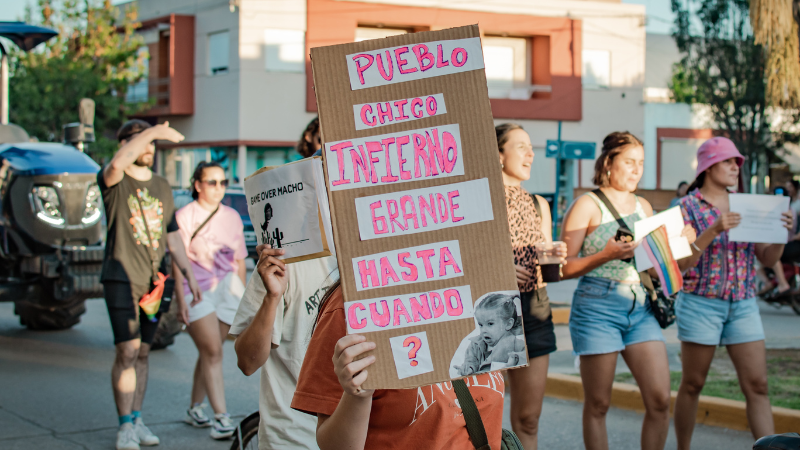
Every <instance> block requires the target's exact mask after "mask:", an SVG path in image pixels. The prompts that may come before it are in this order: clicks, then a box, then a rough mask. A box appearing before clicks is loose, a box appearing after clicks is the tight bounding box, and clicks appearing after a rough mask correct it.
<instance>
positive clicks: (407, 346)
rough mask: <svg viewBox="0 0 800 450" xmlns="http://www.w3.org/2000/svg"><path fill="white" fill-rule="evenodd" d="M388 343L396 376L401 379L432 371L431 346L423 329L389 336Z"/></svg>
mask: <svg viewBox="0 0 800 450" xmlns="http://www.w3.org/2000/svg"><path fill="white" fill-rule="evenodd" d="M389 345H391V346H392V356H393V357H394V365H395V367H396V368H397V378H399V379H401V380H402V379H403V378H408V377H413V376H415V375H421V374H423V373H428V372H433V359H432V358H431V347H430V345H429V344H428V335H427V333H425V332H424V331H420V332H419V333H413V334H407V335H404V336H395V337H393V338H389Z"/></svg>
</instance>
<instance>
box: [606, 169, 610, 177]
mask: <svg viewBox="0 0 800 450" xmlns="http://www.w3.org/2000/svg"><path fill="white" fill-rule="evenodd" d="M606 176H607V177H609V178H611V171H610V170H609V171H608V172H606Z"/></svg>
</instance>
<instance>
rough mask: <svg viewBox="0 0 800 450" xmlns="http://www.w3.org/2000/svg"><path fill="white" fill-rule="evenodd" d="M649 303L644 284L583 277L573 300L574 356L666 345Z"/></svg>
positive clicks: (572, 332)
mask: <svg viewBox="0 0 800 450" xmlns="http://www.w3.org/2000/svg"><path fill="white" fill-rule="evenodd" d="M645 299H646V297H645V292H644V289H643V288H642V285H641V284H630V283H620V282H618V281H613V280H609V279H607V278H596V277H582V278H581V279H580V282H579V283H578V288H577V289H576V290H575V294H574V295H573V297H572V310H571V311H570V315H569V333H570V336H571V337H572V348H573V352H574V353H575V354H576V355H600V354H604V353H613V352H619V351H622V350H625V347H627V346H629V345H633V344H638V343H641V342H647V341H661V342H665V340H664V335H663V334H662V333H661V327H660V326H659V325H658V321H657V320H656V318H655V316H653V312H652V311H651V310H650V303H649V302H647V301H645ZM640 302H644V305H643V304H642V303H640Z"/></svg>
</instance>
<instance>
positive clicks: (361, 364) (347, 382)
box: [333, 334, 375, 397]
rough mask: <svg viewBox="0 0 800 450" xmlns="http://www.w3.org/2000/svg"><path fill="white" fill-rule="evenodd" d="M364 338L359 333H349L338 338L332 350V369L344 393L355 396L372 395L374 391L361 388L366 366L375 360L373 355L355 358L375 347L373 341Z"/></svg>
mask: <svg viewBox="0 0 800 450" xmlns="http://www.w3.org/2000/svg"><path fill="white" fill-rule="evenodd" d="M366 340H367V338H365V337H364V336H362V335H360V334H350V335H347V336H345V337H343V338H341V339H339V342H337V343H336V347H335V348H334V350H333V370H334V372H336V377H337V378H339V384H341V385H342V389H344V391H345V392H346V393H348V394H350V395H353V396H355V397H372V393H373V392H375V391H374V389H361V385H362V384H364V382H365V381H367V367H369V366H370V365H372V364H373V363H374V362H375V356H373V355H370V356H367V357H364V358H362V359H359V360H356V357H357V356H360V355H361V354H363V353H366V352H368V351H371V350H374V349H375V343H374V342H366Z"/></svg>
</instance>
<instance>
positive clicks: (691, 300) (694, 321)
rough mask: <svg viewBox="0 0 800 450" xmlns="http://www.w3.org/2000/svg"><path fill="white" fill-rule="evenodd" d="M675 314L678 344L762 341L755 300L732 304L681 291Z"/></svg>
mask: <svg viewBox="0 0 800 450" xmlns="http://www.w3.org/2000/svg"><path fill="white" fill-rule="evenodd" d="M675 315H676V316H677V322H678V339H679V340H680V341H681V342H693V343H695V344H701V345H732V344H743V343H745V342H754V341H762V340H764V325H763V324H762V323H761V313H759V311H758V304H757V303H756V299H755V298H748V299H746V300H739V301H737V302H732V301H730V300H722V299H719V298H708V297H701V296H699V295H694V294H687V293H686V292H681V293H680V294H678V301H677V302H676V304H675Z"/></svg>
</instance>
